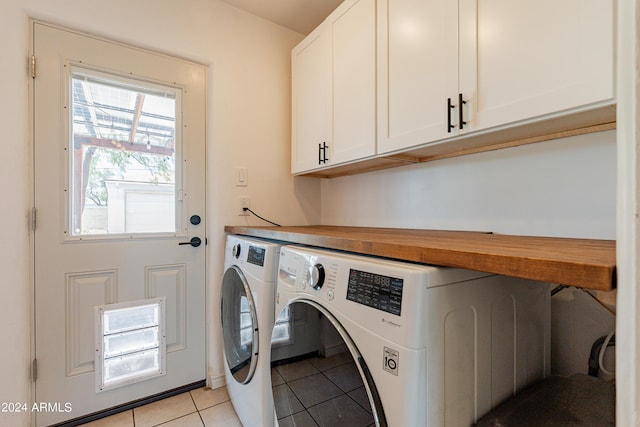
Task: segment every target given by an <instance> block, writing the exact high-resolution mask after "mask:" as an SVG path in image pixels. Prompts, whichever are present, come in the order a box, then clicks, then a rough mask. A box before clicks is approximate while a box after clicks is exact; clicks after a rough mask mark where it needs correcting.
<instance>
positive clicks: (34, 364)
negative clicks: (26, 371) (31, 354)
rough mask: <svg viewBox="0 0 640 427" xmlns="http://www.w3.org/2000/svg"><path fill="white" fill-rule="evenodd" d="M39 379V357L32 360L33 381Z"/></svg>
mask: <svg viewBox="0 0 640 427" xmlns="http://www.w3.org/2000/svg"><path fill="white" fill-rule="evenodd" d="M37 379H38V359H33V362H31V381H33V382H36V380H37Z"/></svg>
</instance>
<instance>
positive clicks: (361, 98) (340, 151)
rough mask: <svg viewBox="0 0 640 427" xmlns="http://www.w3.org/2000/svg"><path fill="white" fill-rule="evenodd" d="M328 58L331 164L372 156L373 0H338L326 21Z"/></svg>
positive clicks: (373, 146)
mask: <svg viewBox="0 0 640 427" xmlns="http://www.w3.org/2000/svg"><path fill="white" fill-rule="evenodd" d="M328 26H329V28H330V30H331V53H332V54H331V57H332V81H333V88H332V93H333V96H332V98H333V103H332V109H331V110H332V124H333V126H332V128H333V138H332V139H333V146H332V147H331V164H338V163H342V162H346V161H350V160H356V159H359V158H362V157H366V156H371V155H373V154H375V149H376V146H375V143H376V4H375V0H356V1H349V2H345V3H343V4H342V5H341V6H340V7H339V9H337V10H336V11H335V12H334V13H332V14H331V16H330V17H329V19H328Z"/></svg>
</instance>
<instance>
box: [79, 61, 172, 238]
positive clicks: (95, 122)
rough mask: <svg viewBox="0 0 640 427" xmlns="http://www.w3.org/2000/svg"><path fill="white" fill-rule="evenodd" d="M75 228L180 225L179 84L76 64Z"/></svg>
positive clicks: (95, 230) (101, 230) (96, 230)
mask: <svg viewBox="0 0 640 427" xmlns="http://www.w3.org/2000/svg"><path fill="white" fill-rule="evenodd" d="M71 83H72V84H71V87H72V112H73V116H72V126H71V138H70V140H71V143H70V158H71V162H70V163H71V174H70V175H71V178H70V179H71V197H70V203H71V208H70V212H71V218H70V224H71V231H70V234H71V235H73V236H79V235H106V234H118V233H127V234H130V233H155V232H163V233H167V232H171V233H173V232H175V231H176V110H177V105H178V96H179V92H178V90H177V89H175V88H171V87H159V86H158V85H153V84H146V83H141V82H136V81H128V80H125V79H123V78H119V77H115V76H113V77H109V76H105V75H104V74H103V73H97V72H92V71H88V70H80V69H74V72H73V73H72V82H71Z"/></svg>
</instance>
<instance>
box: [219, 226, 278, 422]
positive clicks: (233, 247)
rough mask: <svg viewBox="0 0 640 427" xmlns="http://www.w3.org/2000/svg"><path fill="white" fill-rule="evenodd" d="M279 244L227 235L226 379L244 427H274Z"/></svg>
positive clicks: (224, 286) (223, 292)
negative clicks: (274, 331) (272, 353)
mask: <svg viewBox="0 0 640 427" xmlns="http://www.w3.org/2000/svg"><path fill="white" fill-rule="evenodd" d="M280 246H281V245H280V244H278V243H275V242H271V241H264V240H257V239H249V238H245V237H242V236H235V235H229V236H228V237H227V242H226V249H225V265H224V270H225V272H224V276H223V278H222V289H221V298H220V300H221V301H220V304H221V308H220V309H221V322H222V335H223V341H224V359H225V379H226V384H227V391H228V392H229V397H230V398H231V402H232V404H233V407H234V409H235V411H236V414H237V415H238V418H240V421H241V422H242V424H243V425H245V426H270V425H273V403H272V400H271V389H270V384H271V381H270V360H269V352H270V348H271V347H270V346H271V339H270V338H271V330H272V328H273V323H274V298H275V288H276V275H277V268H278V258H279V255H280Z"/></svg>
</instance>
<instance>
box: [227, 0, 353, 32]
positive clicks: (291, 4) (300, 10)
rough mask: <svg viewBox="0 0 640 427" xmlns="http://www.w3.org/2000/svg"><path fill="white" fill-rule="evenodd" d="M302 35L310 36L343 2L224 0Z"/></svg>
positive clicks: (326, 0) (322, 0)
mask: <svg viewBox="0 0 640 427" xmlns="http://www.w3.org/2000/svg"><path fill="white" fill-rule="evenodd" d="M222 1H224V2H225V3H229V4H230V5H232V6H235V7H237V8H238V9H242V10H244V11H247V12H249V13H252V14H254V15H257V16H260V17H261V18H264V19H266V20H268V21H271V22H275V23H276V24H279V25H282V26H283V27H287V28H289V29H291V30H294V31H297V32H298V33H301V34H305V35H306V34H309V33H310V32H311V30H313V29H314V28H315V27H317V26H318V24H320V23H321V22H322V21H323V20H324V18H326V17H327V16H329V14H330V13H331V12H333V10H334V9H335V8H336V7H337V6H338V5H339V4H340V3H342V1H343V0H222Z"/></svg>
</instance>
